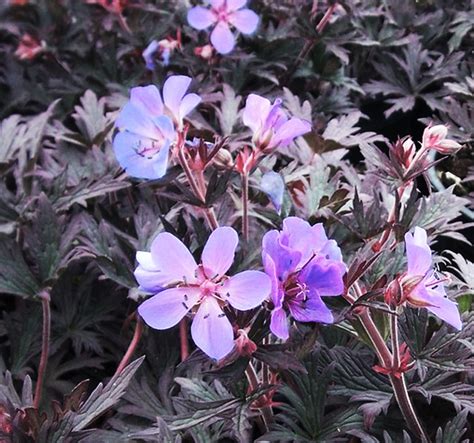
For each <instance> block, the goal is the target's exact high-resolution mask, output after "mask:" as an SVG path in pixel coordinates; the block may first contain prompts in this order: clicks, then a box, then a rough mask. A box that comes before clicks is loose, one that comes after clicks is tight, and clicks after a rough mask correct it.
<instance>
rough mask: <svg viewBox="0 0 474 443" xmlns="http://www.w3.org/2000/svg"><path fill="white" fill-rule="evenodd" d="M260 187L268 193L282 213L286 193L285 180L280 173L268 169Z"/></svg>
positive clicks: (278, 210) (277, 209)
mask: <svg viewBox="0 0 474 443" xmlns="http://www.w3.org/2000/svg"><path fill="white" fill-rule="evenodd" d="M260 189H261V190H262V191H263V192H265V194H267V196H268V198H269V199H270V201H271V202H272V204H273V206H274V207H275V209H276V211H277V212H278V213H280V211H281V205H282V204H283V196H284V193H285V182H284V181H283V178H282V177H281V175H280V174H278V173H276V172H274V171H268V172H266V173H265V174H263V176H262V180H261V181H260Z"/></svg>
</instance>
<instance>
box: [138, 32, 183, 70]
mask: <svg viewBox="0 0 474 443" xmlns="http://www.w3.org/2000/svg"><path fill="white" fill-rule="evenodd" d="M180 46H181V33H180V32H178V35H177V38H176V39H174V38H172V37H167V38H164V39H163V40H160V41H157V40H152V41H151V42H150V44H149V45H148V46H147V47H146V48H145V50H144V51H143V53H142V56H143V59H144V60H145V64H146V68H147V69H148V70H149V71H153V70H154V69H155V66H156V64H155V59H156V58H160V59H161V61H162V62H163V65H165V66H168V65H169V62H170V56H171V53H172V52H173V51H174V50H175V49H176V48H179V47H180Z"/></svg>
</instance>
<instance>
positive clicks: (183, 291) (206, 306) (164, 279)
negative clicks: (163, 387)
mask: <svg viewBox="0 0 474 443" xmlns="http://www.w3.org/2000/svg"><path fill="white" fill-rule="evenodd" d="M238 240H239V239H238V235H237V233H236V231H235V230H234V229H233V228H230V227H221V228H217V229H216V230H215V231H214V232H213V233H212V234H211V235H210V237H209V239H208V241H207V243H206V245H205V246H204V250H203V252H202V255H201V264H200V265H197V264H196V262H195V260H194V258H193V256H192V255H191V253H190V252H189V250H188V249H187V248H186V246H185V245H184V244H183V243H182V242H181V241H180V240H178V239H177V238H176V237H174V236H173V235H171V234H169V233H166V232H165V233H161V234H158V236H157V237H156V238H155V240H154V241H153V243H152V245H151V252H143V251H139V252H137V261H138V263H139V265H138V267H137V269H136V270H135V278H136V279H137V281H138V283H139V284H140V288H141V289H143V290H145V291H148V292H151V293H154V294H156V295H154V296H153V297H151V298H149V299H148V300H146V301H145V302H143V303H142V304H141V305H140V306H139V308H138V312H139V313H140V315H141V316H142V317H143V319H144V320H145V322H146V323H147V324H148V325H149V326H151V327H152V328H155V329H168V328H171V327H173V326H174V325H176V324H177V323H178V322H179V321H180V320H181V319H182V318H183V317H184V316H185V315H187V314H188V313H189V312H193V313H195V315H194V319H193V322H192V325H191V336H192V338H193V340H194V343H196V345H197V346H198V347H199V348H200V349H201V350H202V351H203V352H205V353H206V354H207V355H208V356H209V357H211V358H214V359H217V360H219V359H221V358H223V357H225V356H226V355H227V354H228V353H229V352H230V351H232V349H233V348H234V332H233V328H232V325H231V323H230V321H229V320H228V318H227V316H226V315H225V314H224V312H223V310H222V308H223V307H224V306H225V305H226V304H227V303H228V304H230V305H231V306H232V307H234V308H235V309H238V310H241V311H247V310H249V309H253V308H255V307H257V306H259V305H260V304H261V303H262V302H263V301H264V300H265V299H266V298H267V297H268V295H269V294H270V289H271V282H270V279H269V278H268V276H267V275H266V274H265V273H263V272H260V271H243V272H240V273H238V274H236V275H234V276H233V277H228V276H226V275H225V274H226V272H227V271H228V269H229V268H230V266H231V265H232V262H233V261H234V254H235V249H236V248H237V244H238Z"/></svg>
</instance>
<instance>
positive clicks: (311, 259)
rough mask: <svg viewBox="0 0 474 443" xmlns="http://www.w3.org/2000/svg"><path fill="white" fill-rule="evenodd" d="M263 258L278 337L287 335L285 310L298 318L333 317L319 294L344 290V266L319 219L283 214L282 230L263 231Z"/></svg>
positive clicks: (325, 319) (273, 328)
mask: <svg viewBox="0 0 474 443" xmlns="http://www.w3.org/2000/svg"><path fill="white" fill-rule="evenodd" d="M262 259H263V265H264V268H265V272H266V273H267V274H268V275H269V276H270V278H271V279H272V292H271V300H272V302H273V306H274V308H273V311H272V314H271V322H270V329H271V331H272V332H273V333H274V334H275V335H276V336H277V337H279V338H281V339H283V340H286V339H287V338H288V337H289V320H288V314H291V316H292V317H293V318H294V319H295V320H297V321H301V322H321V323H332V322H333V321H334V318H333V315H332V313H331V311H330V310H329V309H328V307H327V306H326V305H325V304H324V302H323V300H322V298H321V297H327V296H335V295H340V294H342V293H343V291H344V281H343V276H344V274H345V272H346V266H345V264H344V263H343V261H342V255H341V251H340V249H339V247H338V246H337V243H336V242H335V241H334V240H329V239H328V238H327V236H326V233H325V231H324V228H323V226H322V224H321V223H318V224H316V225H314V226H311V225H310V224H309V223H308V222H306V221H305V220H302V219H300V218H298V217H288V218H286V219H285V220H284V221H283V230H282V231H277V230H273V231H269V232H267V233H266V234H265V236H264V238H263V242H262Z"/></svg>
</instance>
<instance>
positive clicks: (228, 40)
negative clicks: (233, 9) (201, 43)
mask: <svg viewBox="0 0 474 443" xmlns="http://www.w3.org/2000/svg"><path fill="white" fill-rule="evenodd" d="M211 43H212V46H214V48H216V51H217V52H219V53H220V54H228V53H229V52H230V51H232V49H234V46H235V37H234V34H232V32H231V30H230V29H229V26H227V24H226V23H222V22H219V23H217V25H216V27H215V28H214V30H213V31H212V33H211Z"/></svg>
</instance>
